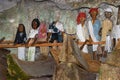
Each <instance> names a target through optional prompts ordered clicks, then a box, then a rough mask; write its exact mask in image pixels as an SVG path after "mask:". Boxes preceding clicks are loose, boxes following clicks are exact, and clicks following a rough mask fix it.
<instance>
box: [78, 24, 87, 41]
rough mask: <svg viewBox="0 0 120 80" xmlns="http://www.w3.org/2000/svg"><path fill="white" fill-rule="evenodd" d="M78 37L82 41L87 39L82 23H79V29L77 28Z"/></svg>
mask: <svg viewBox="0 0 120 80" xmlns="http://www.w3.org/2000/svg"><path fill="white" fill-rule="evenodd" d="M76 34H77V37H78V39H79V40H80V41H83V42H84V41H85V37H84V36H83V29H82V27H81V26H80V25H77V30H76Z"/></svg>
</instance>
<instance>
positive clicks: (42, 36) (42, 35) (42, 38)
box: [37, 21, 49, 59]
mask: <svg viewBox="0 0 120 80" xmlns="http://www.w3.org/2000/svg"><path fill="white" fill-rule="evenodd" d="M39 42H47V25H46V22H45V21H42V22H41V24H40V28H39V31H38V37H37V43H39ZM40 53H41V54H42V56H43V57H44V59H45V58H47V56H48V53H49V47H40Z"/></svg>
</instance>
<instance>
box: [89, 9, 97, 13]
mask: <svg viewBox="0 0 120 80" xmlns="http://www.w3.org/2000/svg"><path fill="white" fill-rule="evenodd" d="M91 12H97V13H98V8H91V9H90V11H89V13H91Z"/></svg>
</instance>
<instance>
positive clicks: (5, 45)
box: [0, 40, 105, 48]
mask: <svg viewBox="0 0 120 80" xmlns="http://www.w3.org/2000/svg"><path fill="white" fill-rule="evenodd" d="M77 44H78V45H82V44H84V42H77ZM86 44H105V41H101V42H87V43H86ZM62 45H63V43H48V42H39V43H36V44H33V45H29V44H28V45H26V44H16V45H14V44H13V41H12V40H6V41H4V40H2V42H1V43H0V48H17V47H30V46H38V47H39V46H41V47H42V46H44V47H45V46H62Z"/></svg>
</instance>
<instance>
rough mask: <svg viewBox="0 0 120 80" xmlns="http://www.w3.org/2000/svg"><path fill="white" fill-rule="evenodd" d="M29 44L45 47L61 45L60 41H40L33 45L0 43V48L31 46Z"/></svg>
mask: <svg viewBox="0 0 120 80" xmlns="http://www.w3.org/2000/svg"><path fill="white" fill-rule="evenodd" d="M31 46H38V47H45V46H62V43H40V44H34V45H29V44H28V45H26V44H16V45H14V44H0V48H17V47H31Z"/></svg>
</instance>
